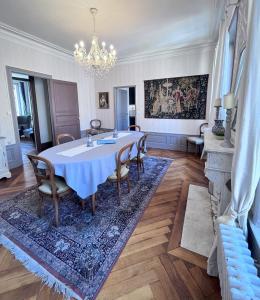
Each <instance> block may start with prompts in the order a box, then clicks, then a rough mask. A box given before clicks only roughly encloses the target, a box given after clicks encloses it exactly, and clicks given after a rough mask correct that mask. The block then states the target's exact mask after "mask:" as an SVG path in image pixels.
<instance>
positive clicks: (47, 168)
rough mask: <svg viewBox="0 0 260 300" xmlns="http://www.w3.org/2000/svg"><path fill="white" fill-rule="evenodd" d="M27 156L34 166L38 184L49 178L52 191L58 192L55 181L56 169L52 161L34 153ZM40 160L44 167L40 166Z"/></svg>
mask: <svg viewBox="0 0 260 300" xmlns="http://www.w3.org/2000/svg"><path fill="white" fill-rule="evenodd" d="M27 157H28V158H29V160H30V162H31V164H32V166H33V171H34V175H35V177H36V180H37V183H38V185H40V184H41V183H42V181H44V180H49V182H50V184H51V190H52V193H53V194H54V193H56V191H57V187H56V184H55V181H54V176H55V171H54V168H53V166H52V164H51V162H50V161H49V160H48V159H46V158H43V157H40V156H38V155H35V154H32V153H30V154H27ZM39 162H41V163H42V166H43V167H44V168H39V167H38V164H39Z"/></svg>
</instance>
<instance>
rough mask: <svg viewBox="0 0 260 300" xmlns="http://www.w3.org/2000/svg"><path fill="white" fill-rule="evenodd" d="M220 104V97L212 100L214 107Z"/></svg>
mask: <svg viewBox="0 0 260 300" xmlns="http://www.w3.org/2000/svg"><path fill="white" fill-rule="evenodd" d="M220 106H221V98H217V99H216V100H215V102H214V107H220Z"/></svg>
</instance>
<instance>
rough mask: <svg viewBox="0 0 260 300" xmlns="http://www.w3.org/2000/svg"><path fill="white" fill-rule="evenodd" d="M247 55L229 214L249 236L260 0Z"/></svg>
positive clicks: (259, 155) (259, 112) (257, 126)
mask: <svg viewBox="0 0 260 300" xmlns="http://www.w3.org/2000/svg"><path fill="white" fill-rule="evenodd" d="M249 13H250V19H249V20H250V23H249V27H248V41H247V50H246V51H247V52H246V58H245V70H244V74H243V75H242V80H241V82H242V84H241V87H240V88H239V91H238V99H239V100H238V120H239V123H238V129H237V134H236V149H235V153H234V158H233V166H232V175H231V176H232V179H231V181H232V198H231V207H230V210H229V215H230V216H231V217H232V218H233V219H234V220H237V222H238V225H239V227H241V228H242V229H243V231H244V233H245V235H247V216H248V212H249V210H250V208H251V206H252V204H253V201H254V198H255V193H256V188H257V185H258V182H259V179H260V90H259V84H260V60H259V45H260V1H259V0H254V1H252V7H251V9H250V11H249Z"/></svg>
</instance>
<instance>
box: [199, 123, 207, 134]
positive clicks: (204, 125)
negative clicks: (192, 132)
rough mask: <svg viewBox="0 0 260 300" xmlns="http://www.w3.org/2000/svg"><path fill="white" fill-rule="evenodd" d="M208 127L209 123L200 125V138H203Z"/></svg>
mask: <svg viewBox="0 0 260 300" xmlns="http://www.w3.org/2000/svg"><path fill="white" fill-rule="evenodd" d="M208 125H209V124H208V123H202V124H201V125H200V136H202V135H203V134H204V130H205V128H207V126H208Z"/></svg>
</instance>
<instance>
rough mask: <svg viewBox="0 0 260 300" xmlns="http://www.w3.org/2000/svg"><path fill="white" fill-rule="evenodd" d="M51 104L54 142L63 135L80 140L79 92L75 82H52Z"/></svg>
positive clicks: (50, 86)
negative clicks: (70, 135)
mask: <svg viewBox="0 0 260 300" xmlns="http://www.w3.org/2000/svg"><path fill="white" fill-rule="evenodd" d="M49 88H50V104H51V110H52V126H53V130H52V131H53V142H54V144H56V136H57V135H59V134H61V133H70V134H72V135H73V136H74V137H75V139H79V138H80V123H79V106H78V91H77V84H76V83H75V82H68V81H60V80H50V82H49Z"/></svg>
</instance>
